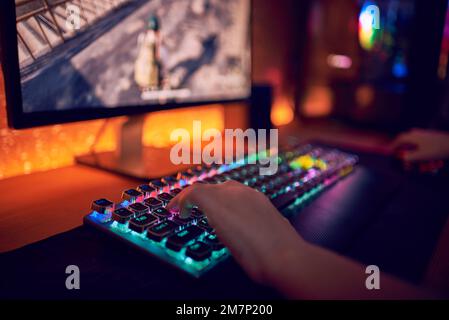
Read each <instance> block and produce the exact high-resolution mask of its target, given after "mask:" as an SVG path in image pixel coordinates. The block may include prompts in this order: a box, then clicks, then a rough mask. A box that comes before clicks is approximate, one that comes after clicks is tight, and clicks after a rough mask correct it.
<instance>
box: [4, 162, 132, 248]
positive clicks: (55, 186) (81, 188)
mask: <svg viewBox="0 0 449 320" xmlns="http://www.w3.org/2000/svg"><path fill="white" fill-rule="evenodd" d="M138 184H139V181H138V180H133V179H127V178H122V177H119V176H117V175H113V174H110V173H107V172H104V171H101V170H95V169H91V168H88V167H83V166H72V167H67V168H62V169H56V170H52V171H48V172H42V173H35V174H30V175H25V176H20V177H15V178H10V179H5V180H2V181H0V194H1V201H0V252H5V251H9V250H13V249H16V248H19V247H21V246H24V245H26V244H29V243H32V242H35V241H38V240H42V239H45V238H48V237H50V236H52V235H55V234H57V233H61V232H64V231H67V230H70V229H73V228H75V227H77V226H80V225H82V223H83V220H82V219H83V216H84V215H86V214H87V213H88V212H89V207H90V204H91V202H92V200H95V199H98V198H103V197H104V198H107V199H110V200H113V201H118V200H119V199H120V195H121V192H122V191H123V190H125V189H127V188H130V187H133V186H137V185H138Z"/></svg>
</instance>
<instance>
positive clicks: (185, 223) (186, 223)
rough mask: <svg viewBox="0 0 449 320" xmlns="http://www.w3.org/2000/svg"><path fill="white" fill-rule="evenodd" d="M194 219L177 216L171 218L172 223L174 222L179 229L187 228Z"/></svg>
mask: <svg viewBox="0 0 449 320" xmlns="http://www.w3.org/2000/svg"><path fill="white" fill-rule="evenodd" d="M193 220H194V218H193V217H192V216H190V217H188V218H181V217H180V216H179V215H178V214H177V215H175V216H174V217H173V220H172V221H173V222H175V223H176V224H178V225H179V226H181V227H186V226H189V225H190V224H192V222H193Z"/></svg>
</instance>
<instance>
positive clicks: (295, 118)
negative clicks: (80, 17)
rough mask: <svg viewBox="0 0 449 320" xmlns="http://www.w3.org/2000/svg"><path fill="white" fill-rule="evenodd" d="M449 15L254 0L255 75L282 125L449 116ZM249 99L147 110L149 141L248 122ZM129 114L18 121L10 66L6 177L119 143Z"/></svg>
mask: <svg viewBox="0 0 449 320" xmlns="http://www.w3.org/2000/svg"><path fill="white" fill-rule="evenodd" d="M92 1H94V0H92ZM92 1H90V2H92ZM87 2H89V1H87ZM372 5H376V6H377V7H378V8H379V10H380V12H381V14H380V16H379V21H372V19H370V18H369V17H371V16H370V14H371V11H369V10H371V8H372V7H370V6H372ZM447 16H448V14H447V0H435V1H429V2H426V3H425V2H424V1H415V0H382V1H381V0H379V1H360V0H300V1H298V0H296V1H295V0H277V1H274V0H263V1H252V38H253V39H252V50H253V75H252V76H253V82H254V83H256V84H270V85H271V86H272V87H273V89H274V96H273V106H272V110H271V121H272V123H273V125H274V126H276V127H281V128H283V127H288V126H294V127H295V128H298V127H299V128H301V127H307V126H310V125H316V124H318V125H319V126H321V127H322V128H324V129H326V128H328V127H329V126H331V125H332V124H334V123H335V122H338V123H339V124H341V125H344V126H350V127H351V128H359V129H363V130H367V129H369V130H375V131H378V132H383V133H386V134H390V135H392V134H394V133H396V132H399V131H401V130H404V129H406V128H409V127H413V126H428V125H431V124H432V125H435V126H445V125H447V124H448V123H449V122H447V121H445V114H444V110H443V113H441V112H442V111H441V105H442V104H444V101H445V93H446V92H447V91H448V90H447V88H448V86H447V62H448V54H449V24H448V19H447ZM367 17H368V18H367ZM377 22H378V25H377V24H376V23H377ZM1 49H2V50H7V48H1ZM247 108H248V107H247V106H246V105H244V104H235V105H232V106H229V107H228V106H227V107H226V108H225V107H223V106H222V105H211V106H202V107H193V108H189V109H180V110H174V111H160V112H154V113H151V114H148V116H147V118H146V122H145V130H144V137H143V142H144V144H145V145H147V146H154V147H166V146H169V145H170V141H169V135H170V132H171V131H172V130H173V129H175V128H186V129H188V130H191V126H192V121H193V120H201V121H203V126H202V129H203V130H206V129H208V128H211V127H213V128H217V129H219V130H223V129H224V128H225V127H226V128H237V127H246V126H248V123H249V120H248V116H247V114H248V112H247ZM105 121H108V124H107V126H106V130H105V132H104V134H102V136H101V138H100V140H99V141H98V143H96V137H97V135H98V133H99V132H100V130H101V128H102V127H103V125H104V123H105ZM123 121H124V118H123V117H119V118H113V119H109V120H95V121H87V122H80V123H71V124H65V125H53V126H48V127H41V128H36V129H26V130H20V131H17V130H12V129H9V128H8V125H7V117H6V106H5V97H4V86H3V75H1V74H0V179H5V178H8V177H13V176H18V175H22V174H29V173H32V172H38V171H45V170H49V169H53V168H59V167H64V166H69V165H72V164H73V163H74V158H75V156H78V155H81V154H85V153H87V152H89V151H91V149H92V146H93V145H95V151H110V150H114V149H115V147H116V146H115V134H116V128H117V127H118V126H119V125H120V124H121V123H122V122H123Z"/></svg>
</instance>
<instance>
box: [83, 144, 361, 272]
mask: <svg viewBox="0 0 449 320" xmlns="http://www.w3.org/2000/svg"><path fill="white" fill-rule="evenodd" d="M261 156H266V153H264V155H262V153H259V154H257V153H254V154H250V155H248V156H246V157H245V158H243V159H241V160H239V161H236V162H234V163H233V164H223V165H216V164H213V165H202V166H196V167H193V168H191V169H189V170H187V171H185V172H180V173H178V174H177V175H175V176H169V177H164V178H162V179H157V180H152V181H150V182H149V183H148V184H142V185H140V186H138V187H137V188H135V189H129V190H125V191H123V193H122V196H121V199H122V200H121V202H120V203H113V202H112V201H109V200H107V199H98V200H95V201H93V203H92V206H91V210H92V211H91V212H90V213H89V214H88V215H87V216H85V217H84V223H85V224H87V225H91V226H94V227H96V228H98V229H99V230H101V231H103V232H105V233H107V234H109V235H111V236H113V237H115V238H118V239H120V240H122V241H125V242H126V243H128V244H130V245H132V246H134V247H136V248H138V249H140V250H143V251H144V252H146V253H150V254H152V255H154V256H157V257H159V258H160V259H162V260H164V261H165V262H168V263H170V264H171V265H173V266H175V267H178V268H179V269H181V270H184V271H186V272H188V273H189V274H191V275H193V276H195V277H199V276H201V275H202V274H204V273H205V272H207V271H208V270H210V269H211V268H213V267H214V266H216V265H217V264H219V263H220V262H221V261H223V260H224V259H226V258H227V257H228V256H229V252H228V249H227V248H226V247H225V246H224V245H223V244H222V243H221V242H220V240H219V239H218V238H217V236H216V234H215V233H214V230H213V228H212V227H211V226H210V225H209V224H208V221H207V217H206V216H205V215H204V214H203V212H201V210H200V208H193V209H192V211H191V215H190V217H189V218H187V219H183V218H181V217H180V216H179V215H178V214H177V213H174V212H170V211H168V210H166V209H165V206H166V205H167V204H168V202H169V201H170V200H171V199H172V198H173V197H174V196H176V195H177V194H178V193H179V192H181V191H182V189H183V188H186V187H188V186H189V185H191V184H193V183H195V182H201V183H212V184H219V183H223V182H225V181H227V180H236V181H239V182H241V183H243V184H245V185H248V186H250V187H252V188H254V189H256V190H258V191H259V192H262V193H264V194H265V195H266V196H267V197H268V198H269V199H270V200H271V202H272V203H273V205H274V206H275V207H276V208H278V209H279V210H280V211H281V213H282V214H283V215H285V216H287V217H288V216H290V215H292V214H295V213H297V212H298V211H299V210H300V209H301V207H302V206H304V205H305V204H306V203H307V202H308V201H310V200H311V199H313V198H314V197H315V196H317V195H318V194H319V193H320V192H322V191H323V190H324V189H326V188H328V187H329V186H331V185H332V184H334V183H335V182H337V181H338V180H340V179H342V178H343V177H344V176H346V175H347V174H349V173H350V172H351V171H352V170H353V168H354V166H355V164H356V163H357V161H358V158H357V156H355V155H352V154H348V153H345V152H342V151H339V150H336V149H332V148H328V147H322V146H315V145H310V144H307V145H301V146H296V147H294V148H291V149H289V150H288V151H284V152H280V153H279V154H277V156H276V158H277V161H278V170H277V172H276V173H275V174H273V175H270V176H268V175H262V176H261V175H259V166H260V165H259V164H253V163H256V161H255V160H257V159H258V157H261Z"/></svg>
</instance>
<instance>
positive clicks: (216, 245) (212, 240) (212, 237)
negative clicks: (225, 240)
mask: <svg viewBox="0 0 449 320" xmlns="http://www.w3.org/2000/svg"><path fill="white" fill-rule="evenodd" d="M203 241H204V242H205V243H207V244H208V245H210V246H211V247H212V250H214V251H217V250H221V249H223V248H224V245H223V244H222V243H221V242H220V240H219V239H218V237H217V235H216V234H215V233H214V232H212V233H209V234H208V235H207V236H205V237H204V239H203Z"/></svg>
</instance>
